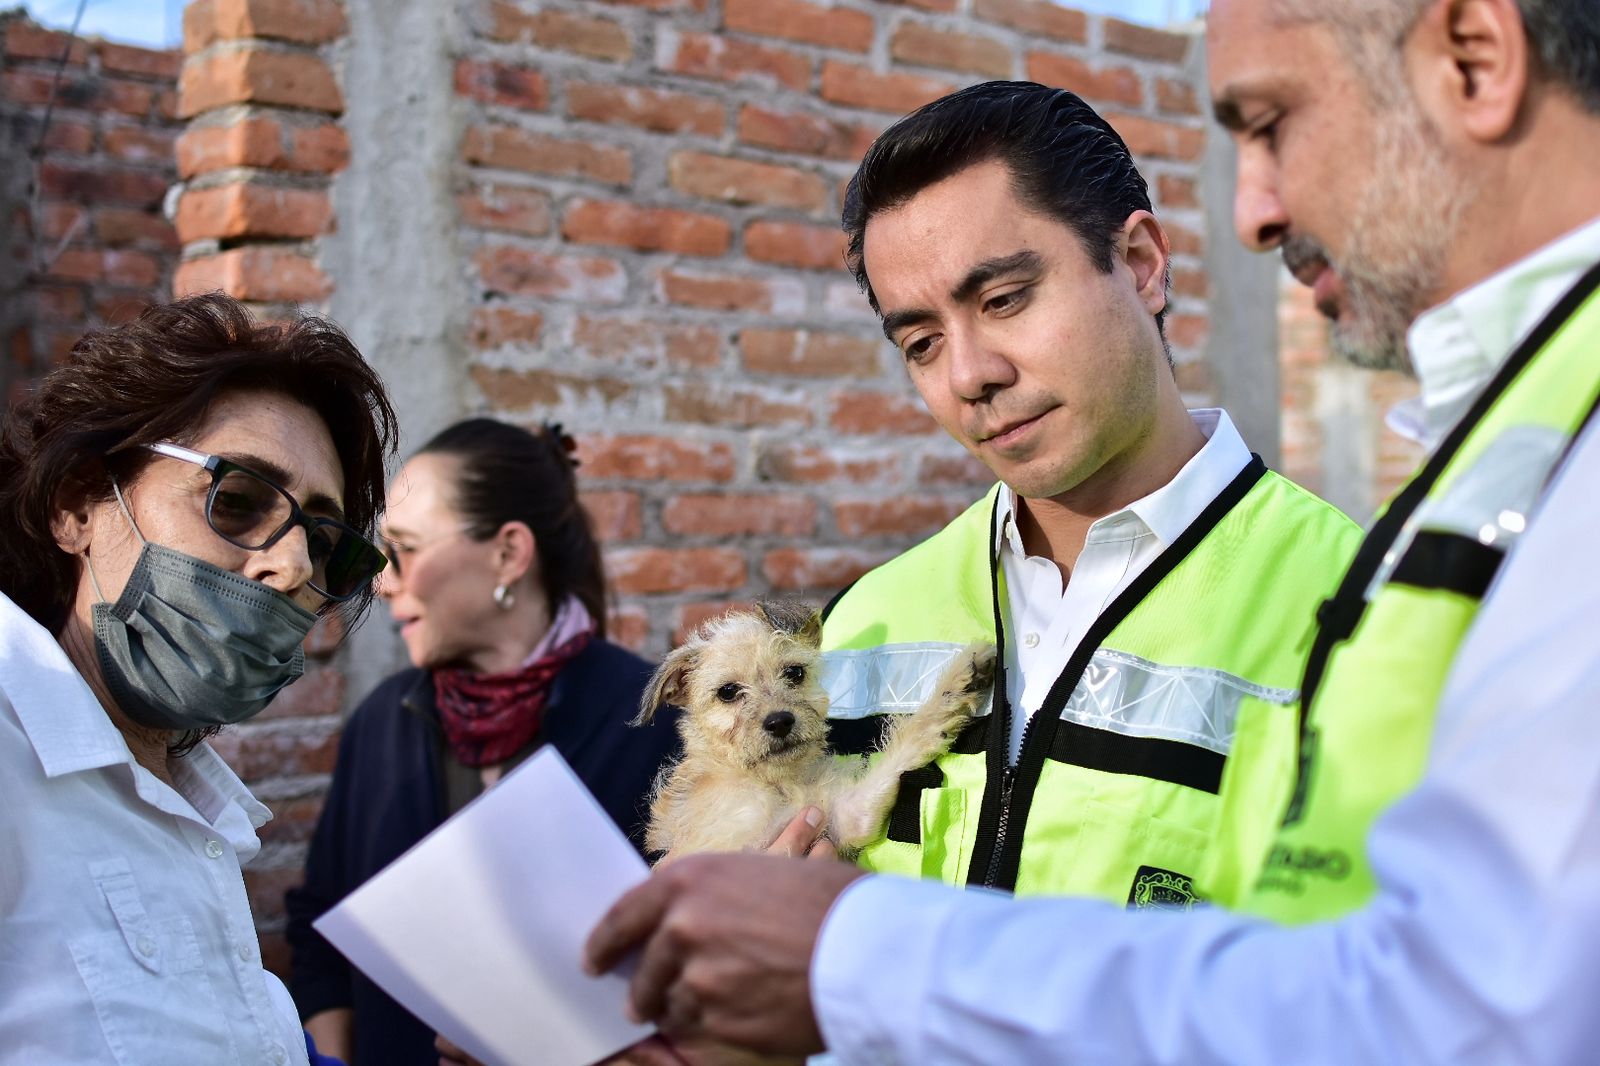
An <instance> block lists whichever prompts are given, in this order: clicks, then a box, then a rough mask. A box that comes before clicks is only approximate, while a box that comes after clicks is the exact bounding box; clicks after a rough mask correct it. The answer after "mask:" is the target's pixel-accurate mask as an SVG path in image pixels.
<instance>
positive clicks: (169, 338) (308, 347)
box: [0, 293, 396, 633]
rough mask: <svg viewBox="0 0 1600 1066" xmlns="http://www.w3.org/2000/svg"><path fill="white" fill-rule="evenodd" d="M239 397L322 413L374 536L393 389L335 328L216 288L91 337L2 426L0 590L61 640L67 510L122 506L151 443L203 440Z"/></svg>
mask: <svg viewBox="0 0 1600 1066" xmlns="http://www.w3.org/2000/svg"><path fill="white" fill-rule="evenodd" d="M240 389H262V390H270V391H273V392H280V393H283V394H284V395H286V396H289V397H291V398H293V399H294V400H296V401H297V402H299V403H303V404H305V405H306V406H307V407H309V408H310V409H311V410H313V411H315V412H316V413H317V414H318V415H319V416H320V417H321V418H322V420H323V422H325V423H326V424H327V427H328V432H329V434H330V435H331V436H332V437H333V444H334V447H335V449H337V451H338V454H339V464H340V467H341V468H342V470H343V472H344V484H345V498H344V508H345V521H346V522H348V523H349V524H350V525H351V526H353V527H354V528H355V529H357V530H359V531H361V532H362V533H364V534H366V535H368V536H371V535H372V532H373V529H374V527H375V525H376V521H377V516H378V513H379V511H380V510H381V509H382V505H383V464H384V458H385V456H387V455H388V454H390V453H391V452H392V451H393V449H394V441H395V437H396V427H395V417H394V411H393V410H392V409H391V408H390V406H389V399H388V396H387V394H386V393H385V392H384V388H383V383H382V381H381V380H380V379H379V378H378V375H377V374H376V373H375V372H374V371H373V369H372V368H371V367H370V366H368V365H367V363H366V361H365V360H363V359H362V357H361V353H360V352H358V351H356V348H355V345H353V344H351V343H350V339H349V338H348V337H346V336H345V335H344V333H343V331H341V330H340V329H339V327H337V326H335V325H334V324H333V323H331V322H328V321H326V320H324V319H321V318H316V317H314V316H309V315H307V316H303V317H300V318H296V319H294V320H292V321H289V322H285V323H275V324H266V323H257V322H255V321H254V320H253V319H252V318H251V317H250V313H249V312H248V311H247V310H245V307H244V305H243V304H241V303H239V302H238V301H237V300H234V299H233V298H232V297H229V296H225V295H223V294H221V293H210V294H207V295H204V296H191V297H188V298H186V299H182V300H176V301H173V302H172V303H167V304H157V305H155V306H152V307H149V308H146V309H145V311H144V312H143V313H142V314H141V315H140V316H139V317H138V318H137V319H135V320H134V321H132V322H130V323H128V324H127V325H123V326H118V327H116V328H115V329H99V330H92V331H90V332H89V333H86V334H84V336H83V337H82V338H81V339H80V340H79V341H78V343H77V344H75V345H73V346H72V351H71V353H70V354H69V355H68V356H67V358H66V361H65V362H64V363H62V365H61V366H59V367H57V368H56V369H54V370H52V371H51V372H50V373H49V374H47V375H46V376H45V377H44V378H43V379H41V380H40V381H39V383H38V384H37V386H36V387H35V388H34V389H33V391H32V392H31V393H29V394H27V395H26V396H24V397H23V398H22V399H21V400H20V401H19V402H18V403H17V404H16V405H15V406H14V407H13V408H12V409H11V412H10V414H9V416H8V417H7V418H6V422H5V427H4V429H3V431H0V591H3V592H4V593H5V594H6V595H7V596H9V597H11V599H12V600H14V601H15V602H16V603H17V605H18V606H20V607H21V608H22V609H23V610H25V611H27V612H28V614H30V615H31V616H33V618H34V619H35V620H36V621H38V622H39V623H40V624H41V625H43V626H45V627H46V628H47V629H49V630H50V631H51V632H52V633H59V632H60V630H61V627H62V626H63V625H65V624H66V621H67V617H68V614H69V612H70V610H71V605H72V597H73V595H74V594H75V593H76V590H77V586H78V581H79V580H80V573H79V569H80V564H79V562H78V560H77V559H76V558H75V557H74V556H72V555H69V554H67V553H66V552H64V551H62V550H61V548H60V547H59V546H58V545H57V544H56V540H55V536H54V534H53V533H52V531H51V524H52V521H53V519H54V517H55V514H56V512H57V510H58V508H60V507H63V506H71V505H73V504H75V503H78V502H80V501H85V500H90V501H100V500H108V499H110V498H111V495H112V493H111V481H110V475H111V474H112V473H115V474H116V475H117V477H118V478H119V479H122V480H124V481H126V480H131V479H132V478H133V477H135V476H137V475H138V473H139V472H140V471H141V470H143V469H144V467H145V465H146V464H147V463H148V462H149V461H150V459H151V456H150V455H149V454H148V453H146V452H144V451H143V450H142V449H140V448H139V447H138V446H139V445H141V444H153V443H155V442H157V441H164V440H171V441H177V442H180V443H188V442H190V441H192V440H193V439H194V436H195V435H196V433H197V432H198V431H199V430H200V428H201V427H202V425H203V424H204V422H205V419H206V415H207V413H208V412H209V410H210V408H211V405H212V403H213V402H214V401H216V400H217V399H218V398H219V397H220V396H222V395H223V394H225V393H229V392H234V391H238V390H240ZM370 602H371V593H370V592H368V593H365V594H363V595H360V596H356V597H354V598H352V599H350V600H348V601H346V602H345V603H343V604H341V605H340V606H339V608H338V610H339V612H340V613H341V614H343V615H345V616H346V619H347V621H349V622H352V623H353V622H355V621H356V620H357V619H358V618H359V617H360V615H361V613H362V612H363V611H364V610H365V608H366V606H367V605H368V603H370Z"/></svg>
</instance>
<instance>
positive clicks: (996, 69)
mask: <svg viewBox="0 0 1600 1066" xmlns="http://www.w3.org/2000/svg"><path fill="white" fill-rule="evenodd" d="M889 54H890V55H891V56H893V57H894V58H895V59H898V60H899V61H900V62H902V63H910V64H912V65H913V66H918V67H939V68H941V69H943V70H959V71H962V72H963V73H970V74H985V75H987V76H989V77H991V78H1008V77H1010V76H1011V65H1012V64H1011V49H1010V48H1008V47H1006V45H1005V43H1004V42H1002V41H997V40H995V39H994V38H993V37H982V36H979V35H978V34H975V33H958V32H954V31H950V30H939V29H934V28H933V27H932V26H928V25H925V24H924V23H921V22H913V21H910V20H907V21H905V22H902V23H900V25H899V26H898V27H896V29H895V31H894V36H893V37H891V38H890V39H889Z"/></svg>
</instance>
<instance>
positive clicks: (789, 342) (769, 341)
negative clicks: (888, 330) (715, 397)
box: [739, 329, 881, 378]
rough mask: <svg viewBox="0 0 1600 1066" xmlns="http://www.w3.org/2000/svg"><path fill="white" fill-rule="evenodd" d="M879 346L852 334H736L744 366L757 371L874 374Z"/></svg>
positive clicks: (779, 331)
mask: <svg viewBox="0 0 1600 1066" xmlns="http://www.w3.org/2000/svg"><path fill="white" fill-rule="evenodd" d="M880 347H881V345H880V344H879V342H877V341H873V340H868V339H865V338H862V337H860V336H858V335H856V334H853V333H822V332H813V331H811V330H803V329H802V330H792V329H747V330H745V331H744V332H742V333H740V334H739V351H740V353H741V355H742V356H743V358H744V367H745V369H746V370H750V371H753V372H755V373H760V374H807V375H812V376H816V377H827V378H837V377H856V378H868V377H875V376H877V374H878V371H879V369H880V362H879V358H878V355H879V349H880Z"/></svg>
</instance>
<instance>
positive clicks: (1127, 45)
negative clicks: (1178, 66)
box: [1101, 18, 1192, 63]
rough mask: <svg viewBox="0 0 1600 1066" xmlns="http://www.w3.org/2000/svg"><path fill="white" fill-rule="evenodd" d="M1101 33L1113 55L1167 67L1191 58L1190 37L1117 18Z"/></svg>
mask: <svg viewBox="0 0 1600 1066" xmlns="http://www.w3.org/2000/svg"><path fill="white" fill-rule="evenodd" d="M1101 30H1102V32H1101V41H1102V43H1104V45H1105V47H1107V48H1109V49H1110V50H1111V51H1113V52H1121V53H1123V54H1124V55H1130V56H1139V57H1141V58H1143V59H1159V60H1161V61H1162V62H1163V63H1181V62H1182V61H1183V58H1184V56H1186V55H1188V54H1189V42H1190V41H1191V40H1192V38H1191V37H1190V35H1189V34H1186V33H1169V32H1168V31H1166V30H1155V29H1151V28H1150V27H1149V26H1140V25H1137V24H1135V23H1132V22H1123V21H1122V20H1121V19H1114V18H1108V19H1106V20H1104V22H1103V23H1102V24H1101Z"/></svg>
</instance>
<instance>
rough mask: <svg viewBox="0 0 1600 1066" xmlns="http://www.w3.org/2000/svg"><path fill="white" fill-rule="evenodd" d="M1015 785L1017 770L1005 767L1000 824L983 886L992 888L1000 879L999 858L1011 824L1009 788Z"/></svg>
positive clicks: (1001, 782) (997, 827)
mask: <svg viewBox="0 0 1600 1066" xmlns="http://www.w3.org/2000/svg"><path fill="white" fill-rule="evenodd" d="M1016 783H1017V768H1016V767H1015V766H1007V767H1006V770H1005V773H1004V774H1003V775H1002V776H1001V778H1000V824H999V825H997V826H996V827H995V831H994V851H993V852H991V853H990V855H989V868H988V869H987V870H985V871H984V874H983V884H984V885H985V887H988V888H993V887H994V885H995V882H996V881H997V880H998V879H999V877H1000V856H1002V855H1004V854H1005V850H1006V827H1007V826H1009V825H1010V824H1011V786H1012V785H1015V784H1016Z"/></svg>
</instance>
